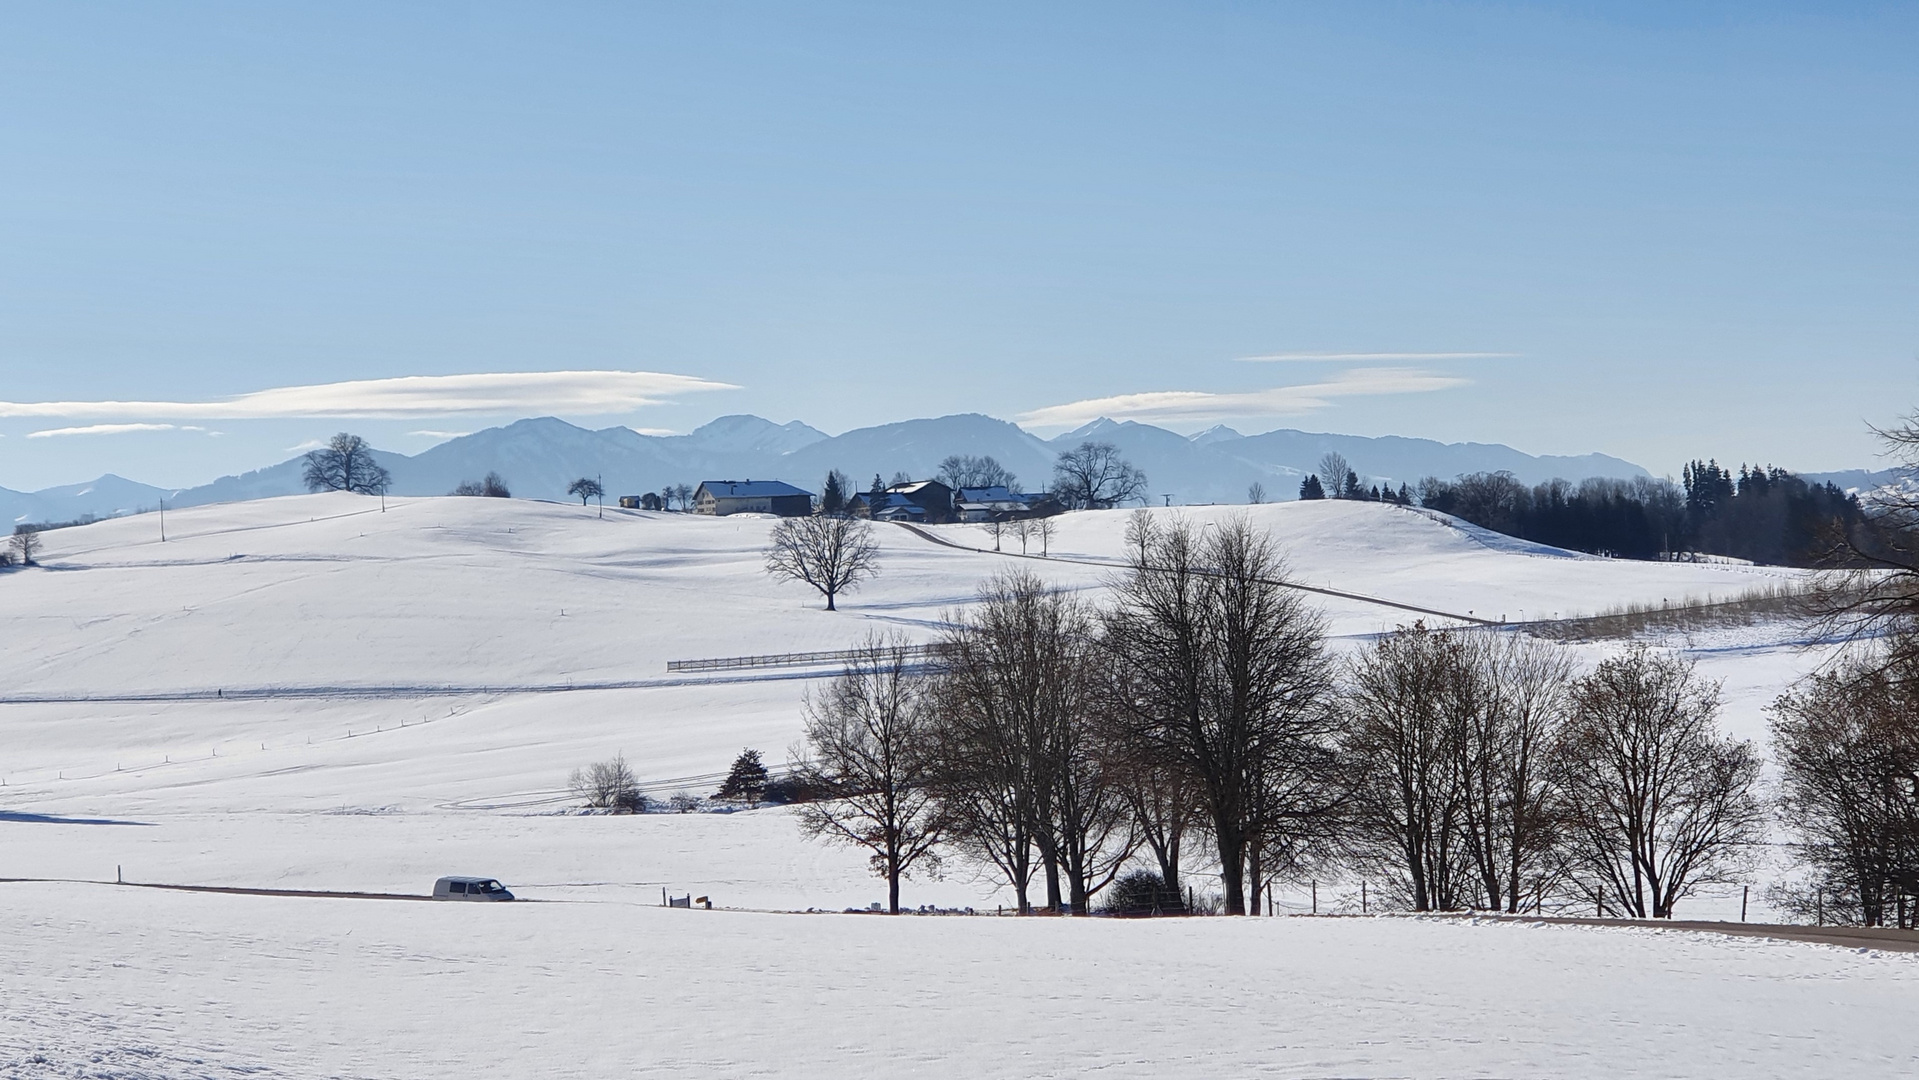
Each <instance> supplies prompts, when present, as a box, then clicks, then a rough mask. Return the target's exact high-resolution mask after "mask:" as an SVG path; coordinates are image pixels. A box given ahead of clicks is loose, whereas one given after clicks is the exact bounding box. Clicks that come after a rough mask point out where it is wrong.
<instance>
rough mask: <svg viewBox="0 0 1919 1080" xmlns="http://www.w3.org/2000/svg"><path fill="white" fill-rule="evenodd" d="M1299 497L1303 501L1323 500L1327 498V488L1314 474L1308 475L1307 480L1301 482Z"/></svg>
mask: <svg viewBox="0 0 1919 1080" xmlns="http://www.w3.org/2000/svg"><path fill="white" fill-rule="evenodd" d="M1299 497H1300V498H1302V499H1323V498H1325V497H1326V486H1325V485H1324V484H1321V483H1320V482H1319V477H1317V476H1314V475H1313V474H1312V473H1307V474H1306V479H1304V480H1301V481H1300V482H1299Z"/></svg>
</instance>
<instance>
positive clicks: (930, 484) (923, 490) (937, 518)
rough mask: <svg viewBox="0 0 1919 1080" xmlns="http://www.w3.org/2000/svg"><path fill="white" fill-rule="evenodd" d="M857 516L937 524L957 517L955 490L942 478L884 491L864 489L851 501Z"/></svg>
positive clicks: (907, 484)
mask: <svg viewBox="0 0 1919 1080" xmlns="http://www.w3.org/2000/svg"><path fill="white" fill-rule="evenodd" d="M847 506H848V508H849V509H850V511H851V512H852V514H853V516H855V517H870V518H872V519H873V520H875V521H923V522H926V523H928V524H933V525H937V524H940V523H943V522H948V521H952V520H954V517H953V489H952V488H950V487H947V486H946V485H945V484H942V483H940V482H939V481H938V480H916V481H913V482H911V483H905V484H894V485H893V486H892V487H889V488H887V489H886V490H885V491H884V492H880V493H878V494H875V493H873V492H870V491H863V492H860V493H859V494H857V495H854V496H853V497H852V498H850V499H848V500H847Z"/></svg>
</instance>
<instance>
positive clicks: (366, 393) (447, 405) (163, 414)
mask: <svg viewBox="0 0 1919 1080" xmlns="http://www.w3.org/2000/svg"><path fill="white" fill-rule="evenodd" d="M737 389H739V388H738V387H736V386H734V385H732V384H730V383H723V382H715V381H713V380H711V379H701V378H696V377H694V376H691V375H671V374H666V373H662V372H654V371H528V372H492V373H485V374H472V375H410V376H404V377H401V378H395V379H362V380H357V381H352V382H336V383H320V384H316V385H312V386H282V387H275V388H273V389H270V390H257V391H254V392H253V393H250V394H240V395H238V396H235V397H230V398H225V399H223V400H219V401H27V402H19V401H0V417H97V418H100V419H127V420H136V421H157V420H181V419H184V420H271V419H291V418H298V417H319V416H339V417H349V416H350V417H371V418H396V419H404V418H409V417H426V416H444V415H453V414H461V413H467V414H507V413H526V412H558V413H569V414H573V415H582V416H600V415H611V414H616V413H625V412H631V411H633V410H635V409H640V408H645V407H647V406H650V405H660V404H663V403H665V402H666V401H668V400H670V399H672V398H675V397H678V396H680V395H682V394H690V393H697V392H700V391H705V390H737Z"/></svg>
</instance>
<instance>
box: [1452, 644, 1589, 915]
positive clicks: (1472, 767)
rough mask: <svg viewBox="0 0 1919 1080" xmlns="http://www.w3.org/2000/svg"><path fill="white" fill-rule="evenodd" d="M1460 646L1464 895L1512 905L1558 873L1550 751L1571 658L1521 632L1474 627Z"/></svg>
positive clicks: (1539, 892)
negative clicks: (1467, 883) (1472, 884)
mask: <svg viewBox="0 0 1919 1080" xmlns="http://www.w3.org/2000/svg"><path fill="white" fill-rule="evenodd" d="M1464 653H1465V656H1464V658H1465V659H1466V660H1467V662H1469V663H1470V664H1471V665H1472V668H1473V670H1472V671H1471V672H1470V673H1469V675H1468V676H1467V677H1464V678H1460V679H1458V680H1456V682H1455V684H1454V685H1455V686H1457V687H1459V688H1460V689H1462V690H1469V691H1471V693H1472V698H1471V700H1468V701H1465V702H1461V703H1460V704H1461V705H1462V706H1463V707H1462V708H1460V709H1459V710H1458V717H1459V728H1460V730H1459V738H1458V759H1457V760H1458V771H1459V777H1460V789H1461V796H1462V798H1463V802H1462V805H1461V809H1460V816H1459V823H1460V828H1461V830H1462V832H1463V833H1464V836H1463V839H1464V850H1465V851H1466V853H1467V856H1468V859H1469V861H1470V863H1471V866H1472V870H1473V873H1474V875H1475V876H1476V878H1477V882H1476V885H1477V888H1476V889H1475V892H1476V894H1477V895H1476V896H1475V898H1474V900H1473V903H1474V904H1475V905H1477V906H1480V907H1486V908H1491V909H1492V910H1495V911H1499V910H1504V911H1507V912H1518V911H1520V910H1521V908H1522V907H1524V906H1525V904H1526V898H1527V897H1532V898H1533V903H1534V904H1535V905H1537V904H1538V903H1539V902H1540V901H1541V900H1543V898H1544V894H1545V892H1546V891H1547V890H1548V889H1550V888H1551V887H1552V886H1553V885H1554V884H1555V883H1556V881H1557V875H1558V867H1557V863H1556V860H1555V852H1556V850H1557V845H1558V840H1559V831H1558V827H1557V822H1556V820H1555V819H1554V817H1553V806H1552V801H1553V796H1554V790H1555V789H1554V786H1553V784H1554V780H1555V777H1554V775H1553V771H1552V754H1553V748H1554V746H1555V744H1556V743H1557V741H1558V739H1559V735H1560V730H1561V729H1562V728H1563V726H1564V725H1565V722H1566V718H1567V715H1568V713H1569V711H1570V709H1571V705H1572V697H1571V690H1572V681H1573V675H1574V669H1573V662H1572V657H1571V655H1570V654H1569V653H1568V652H1567V651H1566V650H1565V649H1563V648H1561V647H1559V646H1557V645H1553V644H1550V643H1548V642H1545V641H1541V640H1539V639H1537V638H1532V637H1527V636H1524V635H1520V634H1486V633H1480V634H1477V635H1475V636H1473V637H1471V638H1468V639H1467V640H1466V649H1465V650H1464Z"/></svg>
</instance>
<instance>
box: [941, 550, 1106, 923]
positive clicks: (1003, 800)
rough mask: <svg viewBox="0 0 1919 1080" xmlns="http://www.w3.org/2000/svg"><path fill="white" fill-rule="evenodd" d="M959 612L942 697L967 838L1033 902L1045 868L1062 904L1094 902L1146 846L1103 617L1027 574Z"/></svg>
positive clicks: (984, 592) (949, 780)
mask: <svg viewBox="0 0 1919 1080" xmlns="http://www.w3.org/2000/svg"><path fill="white" fill-rule="evenodd" d="M951 621H952V623H953V626H954V629H953V630H952V631H951V632H950V633H949V634H948V635H947V638H946V641H945V648H944V650H943V658H944V662H945V672H944V675H943V677H942V680H941V684H940V691H939V693H938V695H937V700H938V702H939V705H938V714H939V718H940V724H939V728H940V732H941V745H942V750H943V752H942V755H941V761H942V768H941V789H942V802H943V805H944V806H945V807H946V809H947V814H948V816H949V818H950V819H951V820H952V821H953V822H954V829H953V834H954V836H955V837H956V838H957V839H958V840H959V841H960V842H961V843H962V844H963V845H964V846H966V847H968V848H969V850H971V851H972V852H973V853H974V854H975V855H977V856H979V857H982V858H984V859H985V860H986V861H988V862H991V863H992V864H993V865H994V866H995V867H997V868H998V869H999V871H1000V872H1001V874H1002V875H1003V876H1005V878H1006V880H1007V882H1008V884H1010V885H1011V886H1012V887H1013V890H1014V893H1015V895H1016V897H1017V900H1018V903H1019V907H1020V910H1021V911H1023V912H1024V911H1028V910H1031V902H1030V899H1029V889H1030V886H1031V882H1032V878H1033V876H1034V874H1035V873H1036V872H1038V873H1043V875H1044V879H1045V884H1046V892H1047V906H1048V907H1049V908H1053V909H1057V908H1058V907H1059V906H1060V905H1061V903H1062V902H1064V903H1067V904H1070V905H1071V906H1072V908H1073V910H1075V911H1082V912H1083V911H1084V910H1085V909H1086V905H1087V903H1088V901H1089V900H1090V898H1091V897H1092V895H1093V894H1095V893H1097V892H1098V891H1099V890H1100V888H1102V887H1103V886H1104V885H1105V884H1106V883H1107V882H1108V881H1110V880H1111V879H1112V877H1113V875H1114V873H1116V872H1117V870H1118V867H1119V865H1120V864H1121V863H1122V862H1123V861H1124V860H1125V859H1126V858H1127V857H1128V856H1129V855H1130V854H1131V853H1132V850H1133V847H1134V842H1133V832H1132V829H1131V827H1130V818H1129V816H1128V815H1127V813H1126V807H1125V803H1124V800H1123V798H1122V795H1121V792H1120V791H1119V789H1118V787H1117V785H1116V782H1115V777H1116V773H1115V771H1114V770H1113V767H1112V760H1111V758H1110V756H1109V754H1108V753H1107V746H1106V743H1105V741H1104V740H1103V738H1102V734H1103V731H1102V727H1101V725H1100V717H1099V715H1098V709H1099V706H1100V704H1101V701H1102V698H1101V696H1100V695H1099V694H1098V693H1097V690H1098V685H1099V680H1100V678H1101V672H1100V670H1099V669H1100V661H1101V657H1100V655H1099V654H1098V653H1097V651H1096V643H1095V632H1094V631H1095V623H1094V618H1093V615H1092V613H1091V612H1090V611H1089V610H1088V609H1087V608H1086V606H1085V605H1084V604H1083V603H1082V602H1081V601H1079V600H1078V599H1076V598H1075V597H1073V596H1071V595H1069V594H1066V593H1063V592H1060V591H1059V590H1056V589H1052V588H1048V587H1047V586H1046V585H1045V583H1043V582H1042V581H1040V580H1039V579H1038V578H1036V577H1034V576H1033V575H1031V574H1027V573H1021V572H1014V573H1009V574H1004V575H1001V576H998V577H995V578H993V579H992V580H990V581H989V582H988V583H987V584H986V585H985V586H984V587H983V588H982V589H981V591H980V602H979V604H978V605H976V606H975V607H974V608H973V609H972V610H971V611H968V612H965V613H963V614H960V615H957V616H955V617H954V618H953V619H952V620H951ZM1035 854H1037V857H1038V858H1037V863H1038V865H1037V866H1036V865H1035V859H1034V855H1035ZM1062 886H1064V891H1063V893H1062Z"/></svg>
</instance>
